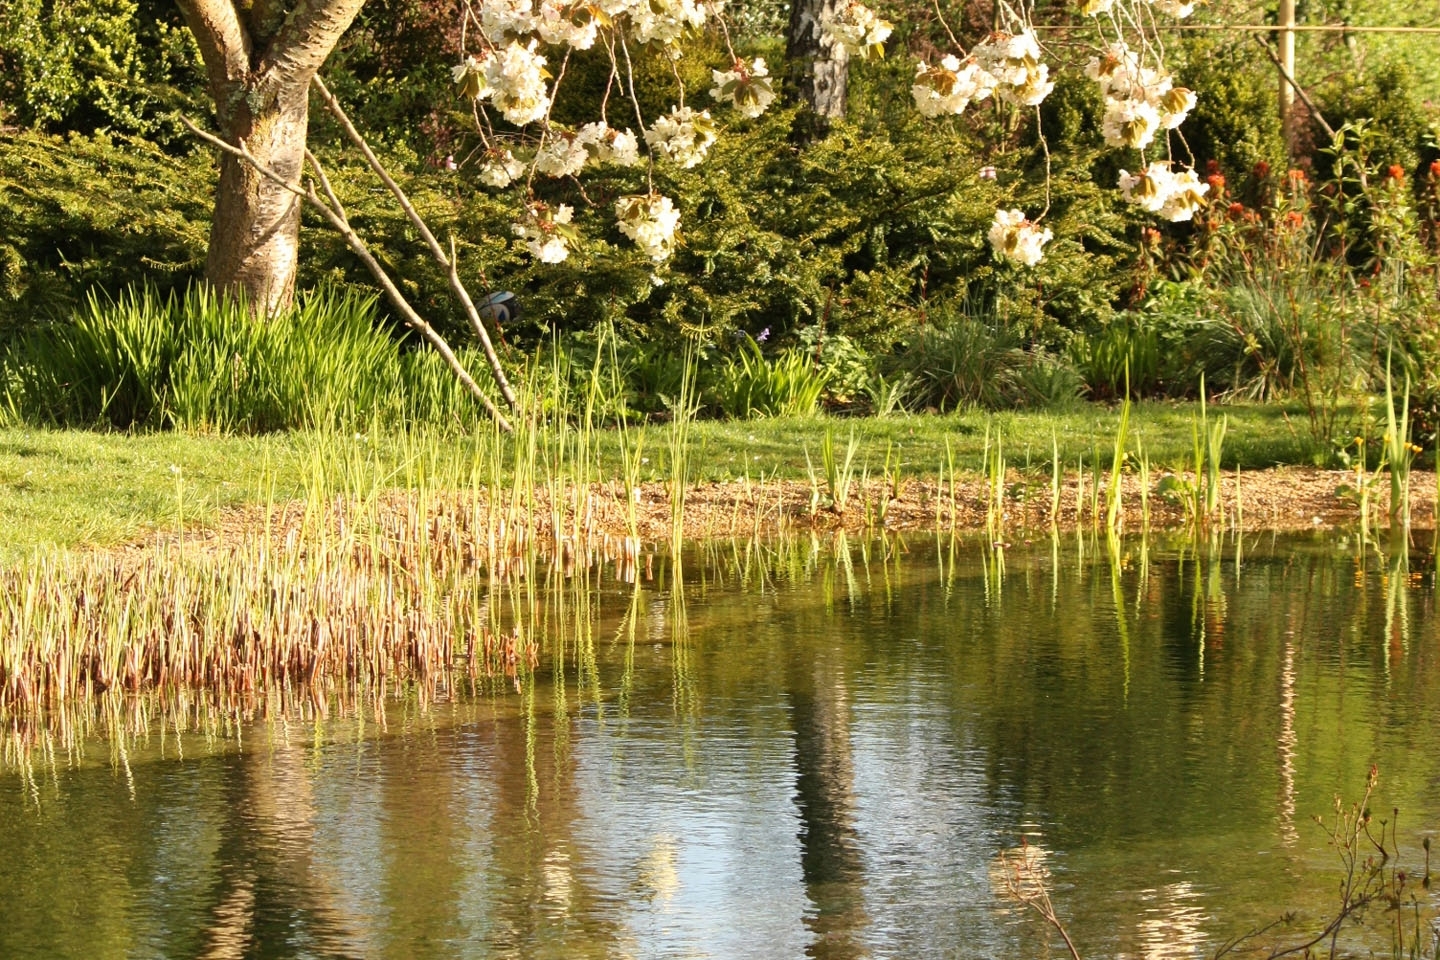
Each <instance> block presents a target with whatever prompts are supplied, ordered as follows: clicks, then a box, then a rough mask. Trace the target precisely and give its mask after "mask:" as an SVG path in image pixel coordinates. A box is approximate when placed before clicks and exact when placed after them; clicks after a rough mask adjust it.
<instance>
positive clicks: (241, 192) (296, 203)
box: [205, 90, 308, 314]
mask: <svg viewBox="0 0 1440 960" xmlns="http://www.w3.org/2000/svg"><path fill="white" fill-rule="evenodd" d="M305 94H306V91H305V90H302V91H299V95H298V96H296V97H294V98H293V99H294V100H295V101H296V102H293V103H286V104H283V105H277V106H276V107H275V108H273V109H271V110H268V111H266V112H265V113H263V114H261V115H260V116H253V115H251V114H250V113H249V112H248V111H245V113H244V115H243V116H242V117H236V118H234V119H232V121H231V122H230V123H228V124H223V125H222V129H221V136H223V137H224V138H225V139H226V140H228V141H229V142H231V143H236V144H238V143H240V142H242V141H243V142H244V144H245V146H246V148H247V149H248V150H249V151H250V153H251V154H252V155H253V156H254V157H255V159H256V160H258V161H259V162H260V163H262V164H264V165H265V166H267V167H269V168H270V169H271V170H274V171H275V172H276V173H278V174H280V176H282V177H284V178H285V179H286V180H289V181H292V182H293V181H295V180H297V179H298V178H299V176H300V173H301V168H302V167H303V166H304V163H305V137H306V125H307V122H308V109H307V108H308V104H307V102H306V96H305ZM299 240H300V200H299V198H298V197H296V196H295V195H294V194H293V193H290V192H289V191H288V190H285V189H283V188H281V187H280V186H279V185H277V184H276V183H275V182H274V181H272V180H268V179H266V178H265V177H262V176H261V175H260V174H259V173H257V172H256V170H255V168H254V167H253V166H251V165H250V164H249V163H246V162H245V161H244V160H241V159H240V158H239V157H236V156H233V155H231V154H228V153H227V154H222V155H221V158H220V182H219V185H218V187H217V188H216V193H215V216H214V218H213V219H212V221H211V223H210V249H209V253H208V255H207V257H206V261H205V276H206V277H207V278H208V279H209V280H210V282H211V283H213V284H214V285H215V286H216V287H219V288H221V289H224V290H229V291H231V292H233V293H236V294H239V295H241V296H243V297H245V299H246V302H248V303H250V304H251V305H252V306H253V307H254V309H255V310H256V311H257V312H260V311H264V312H265V313H266V314H270V313H273V312H274V311H276V310H277V309H281V308H283V307H285V306H286V305H288V304H289V303H290V301H291V300H292V299H293V297H294V295H295V271H296V267H297V263H298V246H299Z"/></svg>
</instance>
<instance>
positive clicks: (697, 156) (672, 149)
mask: <svg viewBox="0 0 1440 960" xmlns="http://www.w3.org/2000/svg"><path fill="white" fill-rule="evenodd" d="M714 142H715V121H714V120H712V119H710V111H709V110H701V111H699V112H698V113H697V112H696V111H694V110H692V109H691V108H690V107H671V108H670V112H669V113H667V114H665V115H664V116H663V117H657V118H656V119H655V122H654V123H652V124H651V125H650V129H649V130H646V131H645V143H646V144H648V145H649V147H650V149H651V150H653V151H654V152H655V153H657V154H659V155H661V156H664V157H668V158H670V159H671V160H673V161H675V162H676V163H677V164H679V165H680V166H682V167H684V168H686V169H689V168H690V167H693V166H696V165H697V164H699V163H700V161H701V160H704V159H705V154H706V153H708V152H709V150H710V145H711V144H712V143H714Z"/></svg>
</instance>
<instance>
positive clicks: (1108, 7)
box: [1080, 0, 1195, 20]
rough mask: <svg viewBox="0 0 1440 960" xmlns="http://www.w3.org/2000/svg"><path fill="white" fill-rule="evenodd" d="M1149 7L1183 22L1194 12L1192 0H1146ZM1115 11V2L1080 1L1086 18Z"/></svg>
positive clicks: (1081, 10) (1110, 0)
mask: <svg viewBox="0 0 1440 960" xmlns="http://www.w3.org/2000/svg"><path fill="white" fill-rule="evenodd" d="M1148 2H1149V4H1150V6H1152V7H1154V8H1155V9H1156V10H1159V11H1160V12H1161V13H1163V14H1166V15H1168V16H1171V17H1174V18H1175V19H1177V20H1183V19H1185V18H1186V17H1188V16H1190V14H1192V13H1194V12H1195V4H1194V3H1193V2H1192V0H1148ZM1114 9H1115V0H1080V12H1081V13H1082V14H1084V15H1085V16H1087V17H1098V16H1101V15H1102V14H1108V13H1110V12H1111V11H1112V10H1114Z"/></svg>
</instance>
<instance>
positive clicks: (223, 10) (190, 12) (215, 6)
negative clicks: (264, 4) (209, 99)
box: [176, 0, 251, 104]
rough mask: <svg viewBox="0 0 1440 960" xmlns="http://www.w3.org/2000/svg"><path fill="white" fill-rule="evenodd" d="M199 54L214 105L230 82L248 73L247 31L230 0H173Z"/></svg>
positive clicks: (236, 80)
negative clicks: (198, 46) (178, 7)
mask: <svg viewBox="0 0 1440 960" xmlns="http://www.w3.org/2000/svg"><path fill="white" fill-rule="evenodd" d="M176 2H177V3H178V4H179V6H180V12H181V14H183V15H184V17H185V23H186V24H187V25H188V26H189V27H190V32H191V33H193V34H194V35H195V40H196V42H197V43H198V44H199V45H200V56H201V57H202V58H204V60H205V70H206V73H207V74H208V75H209V78H210V92H211V95H212V96H214V97H215V99H216V102H217V104H218V103H219V101H220V98H221V96H222V95H223V90H224V88H225V87H226V86H227V85H229V84H235V83H241V82H243V81H244V79H245V77H246V76H247V75H248V74H249V72H250V53H251V46H250V34H249V33H248V32H246V30H245V25H244V24H242V23H241V22H240V15H239V12H238V11H237V10H236V9H235V4H234V3H232V2H231V0H176Z"/></svg>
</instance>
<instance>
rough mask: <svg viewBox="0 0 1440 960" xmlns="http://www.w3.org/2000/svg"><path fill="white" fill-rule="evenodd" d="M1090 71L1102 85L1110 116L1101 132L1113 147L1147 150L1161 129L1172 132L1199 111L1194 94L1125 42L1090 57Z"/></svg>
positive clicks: (1087, 73) (1087, 67)
mask: <svg viewBox="0 0 1440 960" xmlns="http://www.w3.org/2000/svg"><path fill="white" fill-rule="evenodd" d="M1085 75H1086V76H1087V77H1089V78H1090V79H1091V80H1094V81H1095V82H1096V83H1097V84H1099V85H1100V92H1101V93H1102V94H1103V95H1104V97H1105V116H1104V119H1103V120H1102V121H1101V125H1100V132H1101V134H1102V135H1103V136H1104V137H1105V142H1106V143H1108V144H1109V145H1110V146H1112V147H1133V148H1134V149H1137V150H1143V149H1145V148H1146V147H1148V146H1149V145H1150V144H1151V143H1152V142H1154V140H1155V135H1156V133H1158V132H1159V131H1160V130H1173V129H1175V128H1176V127H1178V126H1180V124H1182V123H1184V122H1185V118H1186V117H1187V116H1189V114H1190V111H1191V110H1193V109H1195V93H1194V92H1193V91H1191V90H1188V89H1186V88H1185V87H1177V86H1175V82H1174V79H1173V78H1172V77H1171V76H1170V74H1168V73H1166V72H1164V71H1163V70H1156V69H1153V68H1151V67H1146V66H1143V65H1142V64H1141V62H1140V57H1139V56H1138V55H1137V54H1136V53H1134V52H1133V51H1132V50H1130V48H1129V47H1128V46H1126V45H1125V44H1124V43H1123V42H1117V43H1112V44H1110V45H1109V46H1108V47H1106V48H1105V49H1104V50H1102V51H1101V52H1100V54H1099V55H1098V56H1095V57H1091V58H1090V62H1089V63H1088V64H1086V66H1085Z"/></svg>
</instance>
